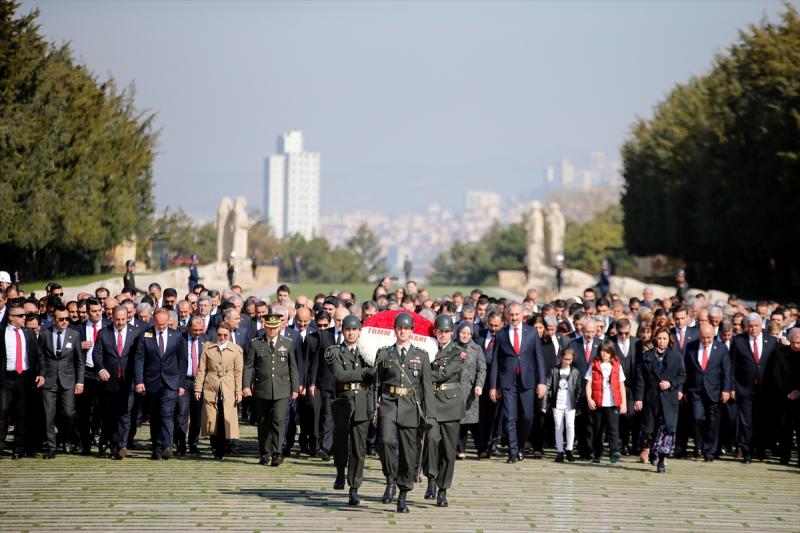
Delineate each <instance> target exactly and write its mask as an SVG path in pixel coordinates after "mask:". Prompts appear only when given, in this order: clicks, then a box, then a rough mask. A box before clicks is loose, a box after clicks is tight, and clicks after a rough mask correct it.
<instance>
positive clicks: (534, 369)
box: [489, 302, 547, 463]
mask: <svg viewBox="0 0 800 533" xmlns="http://www.w3.org/2000/svg"><path fill="white" fill-rule="evenodd" d="M506 312H507V316H508V326H506V327H505V328H503V329H502V330H500V331H499V332H498V333H497V337H496V347H495V361H494V364H492V368H491V380H490V384H491V386H492V388H491V389H489V397H490V398H491V400H492V401H498V400H502V402H503V416H504V417H505V421H506V431H507V433H508V462H509V463H516V462H517V461H519V460H520V458H521V457H522V453H521V452H520V449H519V445H520V444H524V442H525V438H526V437H527V436H528V435H529V434H530V431H531V426H532V425H533V417H534V411H535V409H534V406H535V403H536V398H537V397H538V398H543V397H544V395H545V393H546V392H547V385H545V381H544V380H545V375H544V359H543V358H542V346H541V344H540V341H539V335H538V334H537V333H536V330H535V329H533V328H531V327H529V326H526V325H524V324H522V304H520V303H519V302H513V303H511V304H510V305H509V306H508V308H507V311H506ZM520 441H521V442H520Z"/></svg>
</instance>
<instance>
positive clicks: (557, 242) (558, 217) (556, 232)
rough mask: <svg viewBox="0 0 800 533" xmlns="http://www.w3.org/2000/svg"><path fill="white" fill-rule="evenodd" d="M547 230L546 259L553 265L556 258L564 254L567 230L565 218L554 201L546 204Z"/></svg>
mask: <svg viewBox="0 0 800 533" xmlns="http://www.w3.org/2000/svg"><path fill="white" fill-rule="evenodd" d="M547 230H548V237H549V243H548V244H549V248H550V249H549V250H548V251H549V252H550V253H549V255H548V261H549V265H550V266H553V265H555V264H556V261H557V258H558V257H559V256H563V255H564V235H565V234H566V231H567V220H566V218H564V213H562V212H561V207H560V206H559V205H558V204H557V203H556V202H552V203H551V204H550V205H549V206H548V210H547Z"/></svg>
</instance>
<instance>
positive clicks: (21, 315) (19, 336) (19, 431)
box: [0, 303, 45, 459]
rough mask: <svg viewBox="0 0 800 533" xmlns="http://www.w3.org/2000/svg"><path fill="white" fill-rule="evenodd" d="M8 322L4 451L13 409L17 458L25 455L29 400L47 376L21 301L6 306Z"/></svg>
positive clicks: (0, 423)
mask: <svg viewBox="0 0 800 533" xmlns="http://www.w3.org/2000/svg"><path fill="white" fill-rule="evenodd" d="M6 316H7V317H8V323H7V324H6V326H5V327H4V328H2V334H1V335H0V354H2V357H3V364H2V365H0V453H2V451H3V448H4V447H5V440H6V430H7V428H6V421H7V420H8V415H9V412H10V411H11V410H12V409H13V413H14V415H15V423H14V452H13V454H12V457H13V458H14V459H22V458H23V457H25V434H26V432H27V431H28V429H29V428H28V426H29V424H30V422H29V421H28V419H27V414H28V410H29V408H30V407H31V406H30V405H29V403H30V402H31V400H32V396H33V393H34V387H36V388H41V387H42V386H43V385H44V382H45V379H44V376H42V375H41V373H40V372H41V371H40V369H38V368H36V367H37V364H38V362H39V346H38V344H37V342H36V336H35V335H34V334H33V332H32V331H30V330H27V329H25V328H23V327H22V326H23V324H24V323H25V311H24V309H23V307H22V305H21V304H18V303H13V304H9V305H8V306H7V307H6Z"/></svg>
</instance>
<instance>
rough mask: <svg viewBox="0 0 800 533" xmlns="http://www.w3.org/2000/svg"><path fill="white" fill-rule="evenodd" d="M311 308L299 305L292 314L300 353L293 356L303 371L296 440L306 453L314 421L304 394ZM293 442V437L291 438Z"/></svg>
mask: <svg viewBox="0 0 800 533" xmlns="http://www.w3.org/2000/svg"><path fill="white" fill-rule="evenodd" d="M311 323H312V320H311V310H310V309H309V308H308V307H305V306H303V307H299V308H298V309H297V312H296V313H295V316H294V327H295V330H296V331H297V333H298V334H299V335H300V353H299V355H298V354H297V352H295V357H297V358H298V359H297V367H298V369H300V368H302V369H303V371H302V372H301V373H300V376H299V377H300V396H299V397H298V398H297V402H296V403H297V417H298V418H299V419H300V436H299V438H298V441H299V443H300V451H301V452H306V453H308V451H309V441H310V438H309V435H312V434H313V430H312V426H313V423H314V409H313V408H312V407H311V404H310V402H309V400H308V396H307V395H306V382H305V381H306V378H307V377H308V370H307V369H308V361H307V360H306V356H307V355H308V351H307V350H306V344H307V339H308V338H309V336H310V335H311V333H312V332H313V331H314V329H312V327H311ZM286 436H287V437H286V441H287V443H288V442H289V432H288V430H287V432H286ZM292 442H293V439H292Z"/></svg>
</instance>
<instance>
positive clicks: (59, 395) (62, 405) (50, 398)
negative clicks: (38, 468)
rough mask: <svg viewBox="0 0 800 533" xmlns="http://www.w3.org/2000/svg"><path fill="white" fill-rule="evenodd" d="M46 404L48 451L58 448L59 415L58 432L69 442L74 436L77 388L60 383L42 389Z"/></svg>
mask: <svg viewBox="0 0 800 533" xmlns="http://www.w3.org/2000/svg"><path fill="white" fill-rule="evenodd" d="M42 403H43V404H44V430H45V439H46V447H47V449H48V451H54V450H55V449H56V445H57V442H56V417H58V419H59V420H58V421H59V424H58V434H59V435H60V436H61V440H63V441H65V442H68V441H69V440H70V439H71V436H72V429H73V428H72V427H73V424H74V421H75V388H74V387H67V388H64V387H62V386H61V385H59V384H58V383H56V386H55V387H51V388H48V389H44V390H43V391H42Z"/></svg>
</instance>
